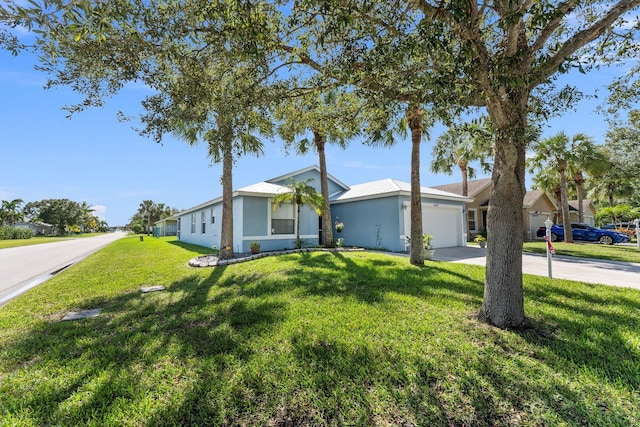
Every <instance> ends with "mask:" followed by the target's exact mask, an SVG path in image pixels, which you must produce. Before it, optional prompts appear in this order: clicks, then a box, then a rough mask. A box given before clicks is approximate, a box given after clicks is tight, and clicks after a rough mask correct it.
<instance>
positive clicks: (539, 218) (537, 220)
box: [528, 212, 548, 239]
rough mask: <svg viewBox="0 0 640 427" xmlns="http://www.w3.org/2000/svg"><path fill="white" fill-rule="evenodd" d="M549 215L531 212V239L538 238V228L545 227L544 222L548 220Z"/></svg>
mask: <svg viewBox="0 0 640 427" xmlns="http://www.w3.org/2000/svg"><path fill="white" fill-rule="evenodd" d="M547 218H548V216H547V215H546V214H544V215H542V214H539V215H534V214H533V213H531V212H530V213H529V236H528V237H529V239H535V238H536V232H537V231H538V228H540V227H544V226H545V225H544V222H545V221H546V220H547Z"/></svg>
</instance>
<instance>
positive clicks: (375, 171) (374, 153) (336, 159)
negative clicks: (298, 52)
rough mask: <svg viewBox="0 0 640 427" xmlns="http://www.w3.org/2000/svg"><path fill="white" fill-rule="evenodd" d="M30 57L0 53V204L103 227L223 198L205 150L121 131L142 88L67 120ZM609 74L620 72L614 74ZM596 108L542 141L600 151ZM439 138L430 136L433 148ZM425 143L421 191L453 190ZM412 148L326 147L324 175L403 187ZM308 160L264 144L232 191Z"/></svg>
mask: <svg viewBox="0 0 640 427" xmlns="http://www.w3.org/2000/svg"><path fill="white" fill-rule="evenodd" d="M36 62H37V58H35V57H34V56H31V55H29V54H21V55H20V56H18V57H13V56H11V55H10V54H9V53H8V52H4V51H0V94H2V95H1V98H0V99H1V101H0V127H1V129H2V134H1V136H0V199H3V200H12V199H16V198H20V199H23V200H24V201H25V202H30V201H38V200H42V199H48V198H67V199H71V200H74V201H77V202H82V201H85V202H87V203H88V204H89V205H92V206H95V208H96V213H97V214H98V216H99V217H100V218H101V219H104V220H106V221H107V222H108V223H109V224H110V225H124V224H126V223H128V222H129V219H130V218H131V216H132V215H133V214H134V213H135V212H136V210H137V209H138V206H139V204H140V202H141V201H142V200H147V199H151V200H153V201H154V202H156V203H165V204H166V205H169V206H172V207H176V208H178V209H186V208H189V207H192V206H195V205H197V204H199V203H202V202H204V201H207V200H210V199H212V198H215V197H218V196H220V195H221V193H222V190H221V186H220V183H219V177H220V173H221V166H220V165H211V162H210V160H209V159H208V158H207V155H206V148H205V147H204V145H201V146H196V147H190V146H189V145H187V144H186V143H184V142H181V141H178V140H174V139H171V138H168V139H166V141H164V144H163V145H159V144H156V143H155V142H153V141H152V140H150V139H147V138H143V137H141V136H139V135H138V134H137V133H136V132H135V131H134V130H132V128H131V126H132V124H131V123H120V122H118V120H117V118H116V113H117V112H118V111H119V110H122V111H123V112H124V113H127V114H135V113H136V112H138V111H140V101H141V100H142V98H143V97H144V95H145V93H146V92H145V89H144V88H140V87H135V86H133V85H132V86H130V87H127V88H126V89H125V90H123V91H122V93H121V94H120V95H119V96H118V97H116V98H113V99H110V100H108V101H107V103H106V106H105V107H104V108H101V109H91V110H87V111H84V112H81V113H78V114H76V115H74V116H73V118H71V119H67V118H65V116H66V114H67V113H66V112H65V111H63V110H62V109H61V107H63V106H64V105H66V104H72V103H74V102H77V101H78V100H80V99H81V98H80V97H79V96H78V95H77V94H75V93H73V92H72V91H71V90H70V89H67V88H54V89H51V90H45V89H43V86H44V84H45V82H46V78H47V76H46V75H45V74H44V73H42V72H40V71H36V70H34V69H33V66H34V65H35V64H36ZM615 72H620V70H619V69H617V70H615ZM565 78H566V79H569V80H571V81H572V82H577V84H578V85H579V86H580V87H582V88H584V89H585V90H588V91H590V92H592V91H594V90H596V89H600V91H602V90H604V89H603V88H604V85H606V83H607V82H608V81H610V78H611V72H610V71H601V72H593V73H591V74H589V75H588V76H583V75H580V74H578V73H572V74H570V75H568V76H566V77H565ZM601 100H602V96H601V97H600V99H599V100H584V101H582V102H581V103H580V104H578V105H577V109H578V112H568V113H566V114H564V115H563V116H562V117H560V118H555V119H553V120H551V121H550V122H549V123H546V124H545V131H544V136H549V135H552V134H555V133H556V132H559V131H565V132H566V133H567V134H569V135H571V134H574V133H577V132H583V133H586V134H587V135H590V136H592V137H594V138H595V139H596V141H597V142H599V143H602V142H604V135H605V133H606V130H607V125H606V122H605V117H603V116H601V115H598V114H596V113H595V112H594V111H593V110H594V108H595V107H596V106H597V105H598V103H599V102H600V101H601ZM441 131H442V128H441V127H437V128H435V129H433V130H432V131H431V138H432V140H435V138H436V137H437V136H438V134H439V133H440V132H441ZM431 146H432V142H430V141H425V143H424V145H423V149H422V168H421V181H422V185H424V186H433V185H440V184H447V183H452V182H459V181H460V176H459V174H457V173H456V174H454V175H452V176H449V175H443V174H439V175H435V174H433V173H431V172H430V171H429V162H430V152H431ZM409 159H410V143H409V141H408V140H407V141H402V142H400V143H399V144H398V145H397V146H396V147H394V148H393V149H385V148H371V147H367V146H364V145H363V144H362V143H361V142H359V141H353V142H352V144H351V145H350V146H349V148H348V149H347V150H346V151H342V150H339V149H337V148H335V147H328V148H327V164H328V169H329V173H331V174H332V175H334V176H335V177H336V178H338V179H340V180H341V181H342V182H344V183H346V184H358V183H362V182H366V181H372V180H377V179H383V178H394V179H398V180H402V181H409V179H410V163H409ZM317 163H318V162H317V159H316V156H315V154H308V155H306V156H302V157H301V156H295V155H293V154H292V155H288V156H287V155H286V153H284V151H283V150H282V148H281V144H280V143H279V142H278V141H276V142H275V143H266V145H265V154H264V156H262V157H260V158H254V157H248V158H243V159H240V160H238V162H237V163H236V165H235V169H234V188H235V189H237V188H240V187H243V186H246V185H250V184H253V183H256V182H259V181H263V180H267V179H269V178H273V177H276V176H280V175H283V174H285V173H287V172H290V171H294V170H297V169H301V168H304V167H307V166H310V165H313V164H317Z"/></svg>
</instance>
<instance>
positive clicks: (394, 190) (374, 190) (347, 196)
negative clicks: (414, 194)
mask: <svg viewBox="0 0 640 427" xmlns="http://www.w3.org/2000/svg"><path fill="white" fill-rule="evenodd" d="M420 192H421V193H422V196H423V197H432V198H436V199H445V200H458V201H462V202H470V201H472V200H473V199H471V198H469V197H463V196H460V195H458V194H453V193H449V192H447V191H442V190H438V189H435V188H430V187H420ZM394 194H406V195H408V194H411V184H410V183H408V182H404V181H398V180H395V179H390V178H387V179H382V180H379V181H372V182H365V183H364V184H357V185H352V186H351V188H350V189H349V190H348V191H345V192H344V193H341V194H339V195H337V196H335V197H333V198H331V202H332V203H341V202H347V201H354V200H364V199H375V198H379V197H387V196H391V195H394Z"/></svg>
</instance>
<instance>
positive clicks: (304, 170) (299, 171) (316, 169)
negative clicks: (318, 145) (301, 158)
mask: <svg viewBox="0 0 640 427" xmlns="http://www.w3.org/2000/svg"><path fill="white" fill-rule="evenodd" d="M313 170H315V171H316V172H318V174H320V166H318V165H311V166H307V167H306V168H302V169H299V170H297V171H293V172H289V173H286V174H284V175H280V176H277V177H275V178H271V179H268V180H266V181H265V182H268V183H276V182H279V181H282V180H285V179H287V178H292V177H294V176H296V175H301V174H303V173H306V172H309V171H313ZM327 178H329V179H330V180H332V181H333V182H335V183H336V184H337V185H339V186H340V187H342V188H343V189H344V190H345V191H346V190H348V189H349V186H348V185H347V184H345V183H343V182H342V181H340V180H339V179H337V178H336V177H334V176H333V175H331V174H330V173H327Z"/></svg>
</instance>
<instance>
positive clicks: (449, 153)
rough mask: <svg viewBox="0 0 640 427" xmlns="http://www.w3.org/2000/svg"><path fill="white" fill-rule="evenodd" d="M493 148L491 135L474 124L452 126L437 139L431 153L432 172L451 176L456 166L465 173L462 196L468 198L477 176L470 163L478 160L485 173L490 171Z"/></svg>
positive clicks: (463, 175) (463, 174)
mask: <svg viewBox="0 0 640 427" xmlns="http://www.w3.org/2000/svg"><path fill="white" fill-rule="evenodd" d="M490 147H491V134H490V132H488V131H487V130H486V129H483V128H481V127H480V126H477V125H475V124H472V125H470V126H469V125H467V126H453V127H451V128H449V129H448V130H447V131H446V132H445V133H443V134H441V135H440V136H439V137H438V139H437V140H436V143H435V145H434V146H433V149H432V150H431V156H432V158H433V160H432V161H431V171H432V172H434V173H440V172H442V173H446V174H449V175H451V174H452V173H453V167H454V166H457V167H458V169H460V173H461V174H462V195H463V196H467V195H468V184H467V182H468V179H469V178H474V177H475V175H476V170H475V168H473V167H471V166H469V163H471V162H475V161H479V162H480V166H481V168H482V171H483V172H489V171H490V170H491V164H490V163H488V162H486V161H485V159H486V157H488V155H489V151H490Z"/></svg>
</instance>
